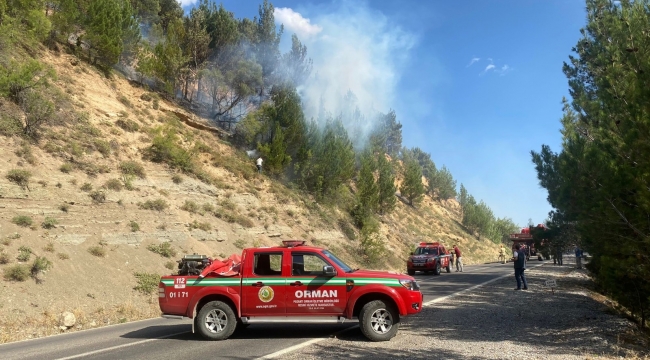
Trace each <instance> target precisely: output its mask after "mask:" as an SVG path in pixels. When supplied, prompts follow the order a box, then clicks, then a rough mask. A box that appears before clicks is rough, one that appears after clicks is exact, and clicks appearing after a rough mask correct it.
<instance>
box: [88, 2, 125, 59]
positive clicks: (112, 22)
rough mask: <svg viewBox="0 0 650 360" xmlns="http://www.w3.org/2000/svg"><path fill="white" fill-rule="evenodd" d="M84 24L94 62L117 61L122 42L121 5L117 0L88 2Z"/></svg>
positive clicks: (122, 46)
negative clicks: (85, 23) (85, 24)
mask: <svg viewBox="0 0 650 360" xmlns="http://www.w3.org/2000/svg"><path fill="white" fill-rule="evenodd" d="M87 16H88V17H87V21H88V24H87V26H86V31H87V36H86V38H87V40H88V42H89V43H90V46H91V49H90V52H91V54H94V57H95V58H94V60H93V61H94V62H97V61H99V62H100V63H101V64H103V65H106V66H110V65H113V64H115V63H117V60H118V59H119V57H120V54H121V53H122V49H123V48H124V45H123V43H122V22H123V21H122V7H121V6H120V2H119V0H94V1H92V2H91V3H90V7H89V8H88V15H87Z"/></svg>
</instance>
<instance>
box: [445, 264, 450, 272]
mask: <svg viewBox="0 0 650 360" xmlns="http://www.w3.org/2000/svg"><path fill="white" fill-rule="evenodd" d="M445 270H447V273H450V272H451V265H450V264H449V263H447V267H446V268H445Z"/></svg>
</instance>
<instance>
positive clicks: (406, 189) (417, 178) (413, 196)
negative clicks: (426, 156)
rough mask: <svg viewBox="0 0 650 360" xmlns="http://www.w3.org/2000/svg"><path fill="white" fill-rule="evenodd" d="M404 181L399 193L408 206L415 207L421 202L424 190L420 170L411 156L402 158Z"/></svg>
mask: <svg viewBox="0 0 650 360" xmlns="http://www.w3.org/2000/svg"><path fill="white" fill-rule="evenodd" d="M403 161H404V181H403V182H402V186H401V187H400V193H401V194H402V196H403V197H405V198H406V199H407V200H408V202H409V205H417V204H419V203H420V201H422V197H423V196H424V193H425V189H424V184H422V168H421V167H420V164H419V163H418V161H417V159H414V158H413V157H412V156H410V155H409V156H404V160H403Z"/></svg>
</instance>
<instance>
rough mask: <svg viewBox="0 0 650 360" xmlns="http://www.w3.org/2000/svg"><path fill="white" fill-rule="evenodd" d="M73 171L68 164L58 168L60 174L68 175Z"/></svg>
mask: <svg viewBox="0 0 650 360" xmlns="http://www.w3.org/2000/svg"><path fill="white" fill-rule="evenodd" d="M73 169H74V167H73V166H72V164H70V163H64V164H62V165H61V166H60V167H59V170H60V171H61V172H62V173H66V174H69V173H70V172H72V170H73Z"/></svg>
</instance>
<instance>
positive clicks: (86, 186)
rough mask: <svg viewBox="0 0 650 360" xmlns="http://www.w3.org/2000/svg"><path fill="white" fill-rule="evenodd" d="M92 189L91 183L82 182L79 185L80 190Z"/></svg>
mask: <svg viewBox="0 0 650 360" xmlns="http://www.w3.org/2000/svg"><path fill="white" fill-rule="evenodd" d="M92 189H93V185H92V184H91V183H84V184H83V185H81V187H80V188H79V190H81V191H90V190H92Z"/></svg>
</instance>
